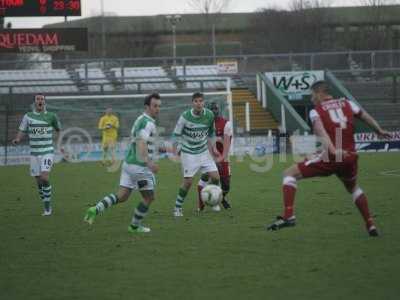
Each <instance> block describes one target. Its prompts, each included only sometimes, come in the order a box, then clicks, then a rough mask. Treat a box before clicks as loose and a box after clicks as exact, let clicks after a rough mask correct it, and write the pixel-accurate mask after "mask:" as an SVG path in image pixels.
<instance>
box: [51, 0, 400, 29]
mask: <svg viewBox="0 0 400 300" xmlns="http://www.w3.org/2000/svg"><path fill="white" fill-rule="evenodd" d="M323 9H324V10H327V12H328V14H329V15H330V17H329V18H326V20H327V25H328V26H329V25H333V26H335V25H338V24H343V25H345V24H359V25H363V24H371V23H375V22H377V21H378V22H379V23H380V24H397V25H400V18H399V16H400V5H391V6H382V7H377V8H376V7H375V8H373V7H368V6H361V7H330V8H323ZM254 14H255V13H224V14H218V15H215V14H214V15H213V14H211V15H210V16H209V18H213V17H216V18H218V22H217V24H216V29H217V30H218V31H242V30H245V29H246V28H248V27H249V26H250V24H251V21H252V17H253V16H254ZM101 19H102V18H101V17H91V18H85V19H79V20H73V21H69V22H63V23H55V24H51V25H46V26H45V27H49V28H54V27H62V28H64V27H87V28H88V29H89V32H92V33H96V32H100V31H101ZM206 24H209V22H208V21H207V19H206V16H205V15H204V14H182V19H181V22H180V23H179V24H178V26H177V28H176V30H177V32H178V33H185V32H198V31H202V30H203V29H204V28H206ZM105 28H106V32H107V33H111V34H112V33H121V32H131V33H145V32H153V33H156V32H158V33H159V32H166V33H169V32H170V30H171V27H170V25H169V23H168V21H167V19H166V18H165V15H157V16H132V17H130V16H129V17H126V16H124V17H118V16H106V17H105Z"/></svg>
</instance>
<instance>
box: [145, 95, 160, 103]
mask: <svg viewBox="0 0 400 300" xmlns="http://www.w3.org/2000/svg"><path fill="white" fill-rule="evenodd" d="M153 98H154V99H157V100H160V99H161V97H160V94H159V93H152V94H150V95H147V96H146V97H145V98H144V105H147V106H150V104H151V99H153Z"/></svg>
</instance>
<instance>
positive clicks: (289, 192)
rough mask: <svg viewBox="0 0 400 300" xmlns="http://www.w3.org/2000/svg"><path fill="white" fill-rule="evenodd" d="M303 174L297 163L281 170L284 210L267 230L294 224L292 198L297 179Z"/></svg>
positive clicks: (293, 197) (293, 198)
mask: <svg viewBox="0 0 400 300" xmlns="http://www.w3.org/2000/svg"><path fill="white" fill-rule="evenodd" d="M302 178H303V176H302V175H301V172H300V170H299V167H298V166H297V164H295V165H292V166H291V167H289V168H288V169H286V170H285V171H284V172H283V186H282V193H283V205H284V211H283V214H282V216H278V217H277V220H276V221H275V222H274V223H272V224H271V225H269V226H268V227H267V229H268V230H278V229H281V228H284V227H290V226H294V225H295V224H296V217H295V215H294V200H295V196H296V190H297V181H298V180H300V179H302Z"/></svg>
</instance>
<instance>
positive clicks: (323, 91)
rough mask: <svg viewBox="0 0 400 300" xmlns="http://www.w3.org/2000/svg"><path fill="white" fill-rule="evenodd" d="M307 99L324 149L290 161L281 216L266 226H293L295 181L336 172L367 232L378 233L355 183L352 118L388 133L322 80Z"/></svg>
mask: <svg viewBox="0 0 400 300" xmlns="http://www.w3.org/2000/svg"><path fill="white" fill-rule="evenodd" d="M311 91H312V98H311V101H312V102H313V104H314V106H315V107H314V109H313V110H311V111H310V120H311V122H312V124H313V132H314V134H315V135H316V136H317V137H318V138H319V140H320V141H321V143H322V144H323V147H324V151H323V152H322V153H320V154H319V155H317V156H315V157H314V158H312V159H307V160H305V161H304V162H301V163H298V164H294V165H292V166H291V167H289V168H288V169H286V170H285V171H284V175H283V204H284V211H283V215H282V216H278V217H277V220H276V221H275V222H274V223H272V224H271V225H270V226H268V227H267V229H268V230H278V229H281V228H284V227H290V226H294V225H295V224H296V217H295V215H294V199H295V194H296V189H297V181H298V180H300V179H303V178H310V177H316V176H329V175H333V174H334V175H336V176H337V177H338V178H339V179H340V180H341V182H342V183H343V184H344V186H345V188H346V190H347V191H348V192H349V193H350V194H352V197H353V202H354V203H355V205H356V206H357V208H358V209H359V211H360V213H361V215H362V217H363V219H364V221H365V225H366V228H367V231H368V233H369V235H370V236H378V231H377V229H376V226H375V224H374V220H373V218H372V216H371V214H370V212H369V209H368V201H367V197H366V195H365V194H364V192H363V190H362V189H361V188H360V186H358V185H357V160H358V156H357V153H356V152H355V143H354V122H355V118H359V119H361V120H362V121H364V122H365V123H366V124H368V125H369V126H370V127H371V128H372V129H373V130H374V131H375V132H376V133H377V134H378V135H379V136H380V137H383V138H390V133H389V132H387V131H385V130H383V129H382V128H381V127H380V126H379V124H378V123H377V122H376V121H375V120H374V119H373V118H372V117H371V116H370V115H369V114H368V113H367V112H365V111H362V110H361V109H360V108H359V107H358V106H357V105H356V104H355V103H354V102H351V101H349V100H347V99H334V98H333V97H332V96H331V95H330V92H329V85H328V84H327V83H326V82H325V81H318V82H315V83H314V84H313V85H312V87H311Z"/></svg>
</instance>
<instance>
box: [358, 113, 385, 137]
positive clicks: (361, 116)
mask: <svg viewBox="0 0 400 300" xmlns="http://www.w3.org/2000/svg"><path fill="white" fill-rule="evenodd" d="M358 118H359V119H360V120H362V121H363V122H364V123H366V124H367V125H368V126H369V127H370V128H372V129H373V130H374V131H375V132H376V133H377V134H378V136H379V137H381V138H391V134H390V132H389V131H386V130H383V129H382V128H381V126H380V125H379V124H378V122H377V121H376V120H375V119H374V118H373V117H372V116H371V115H370V114H369V113H367V112H366V111H365V110H363V111H361V112H360V114H359V115H358Z"/></svg>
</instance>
